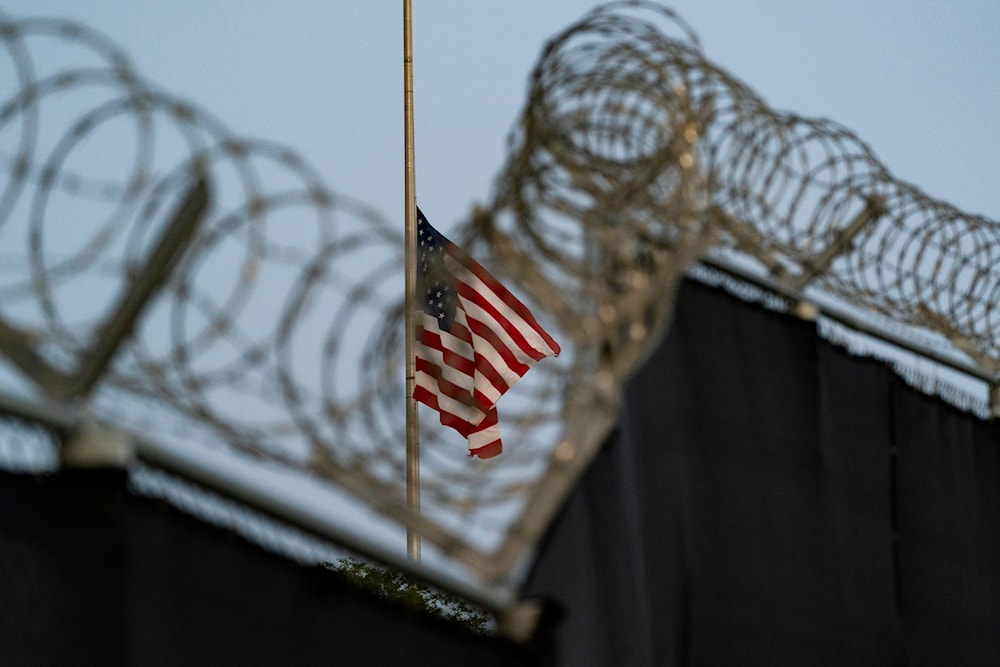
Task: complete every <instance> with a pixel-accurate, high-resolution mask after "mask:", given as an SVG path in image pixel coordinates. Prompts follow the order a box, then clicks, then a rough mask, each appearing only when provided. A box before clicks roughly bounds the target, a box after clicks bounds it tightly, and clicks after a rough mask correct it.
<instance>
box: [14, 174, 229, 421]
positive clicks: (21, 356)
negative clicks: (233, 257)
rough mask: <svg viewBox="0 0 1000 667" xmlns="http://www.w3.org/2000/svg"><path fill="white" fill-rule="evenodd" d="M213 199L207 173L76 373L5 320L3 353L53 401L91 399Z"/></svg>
mask: <svg viewBox="0 0 1000 667" xmlns="http://www.w3.org/2000/svg"><path fill="white" fill-rule="evenodd" d="M208 201H209V189H208V182H207V180H206V178H205V177H204V176H203V175H202V176H199V177H198V179H197V180H196V181H195V183H194V184H193V185H192V186H191V187H190V189H189V190H188V192H187V193H186V194H185V196H184V199H183V201H182V202H181V204H180V205H179V206H178V207H177V209H176V210H175V211H174V213H173V215H172V216H171V219H170V221H169V222H168V223H167V224H166V225H165V227H164V230H163V232H162V234H161V235H160V237H159V238H158V239H157V240H156V243H155V244H154V246H153V249H152V251H151V252H150V253H149V257H148V259H147V260H146V263H145V266H144V267H143V270H142V271H140V272H139V273H138V274H136V275H135V276H134V277H132V279H131V280H130V281H129V283H128V286H127V289H126V290H125V292H124V294H122V296H121V298H120V299H119V301H118V304H117V306H116V307H115V309H114V310H113V312H112V313H111V315H109V316H108V318H107V319H106V320H105V321H104V322H103V323H102V324H101V325H100V326H99V327H98V328H97V329H96V332H95V336H94V343H93V345H92V346H91V347H90V348H89V349H88V350H86V351H85V352H84V353H83V354H82V355H81V358H80V362H79V365H78V366H77V368H76V370H75V372H72V373H67V372H65V371H62V370H59V369H57V368H55V367H54V366H53V365H52V364H50V363H49V362H48V361H46V360H45V358H44V357H43V356H42V354H41V353H40V352H39V350H38V347H37V345H36V337H35V336H33V335H31V334H30V333H29V332H27V331H24V330H22V329H19V328H17V327H15V326H12V325H10V324H8V323H6V322H5V321H3V319H0V354H3V355H4V356H5V357H6V358H7V359H8V360H9V361H10V362H11V363H12V364H13V365H14V366H16V367H17V368H18V369H19V370H20V371H21V372H22V373H23V374H24V375H25V376H27V377H28V378H30V379H31V380H32V381H33V382H34V383H35V384H36V385H37V386H38V387H39V388H41V389H42V390H43V391H44V392H45V394H46V395H48V396H49V397H50V398H52V399H55V400H57V401H72V400H74V399H78V398H82V397H85V396H87V395H88V394H89V393H90V391H91V389H93V387H94V385H95V384H96V383H97V381H98V380H99V379H100V377H101V375H103V374H104V372H105V370H106V369H107V366H108V363H110V361H111V359H112V358H113V357H114V355H115V354H116V353H117V352H118V350H119V349H121V346H122V345H123V344H124V343H125V341H127V340H128V338H129V337H130V336H131V334H132V331H133V329H134V328H135V323H136V322H137V321H138V319H139V316H140V315H141V314H142V312H143V310H144V309H145V307H146V306H147V305H148V304H149V302H150V301H151V299H152V297H153V296H155V295H156V293H157V292H159V291H160V289H162V287H163V286H164V285H165V284H166V282H167V280H168V279H169V277H170V274H171V273H172V272H173V269H174V267H175V266H176V264H177V262H178V260H179V259H180V257H181V256H182V255H183V254H184V251H185V250H186V249H187V248H188V246H190V245H191V241H192V239H193V238H194V235H195V233H196V232H197V230H198V228H199V226H200V224H201V221H202V219H203V218H204V213H205V210H206V209H207V208H208Z"/></svg>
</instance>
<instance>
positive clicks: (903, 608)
mask: <svg viewBox="0 0 1000 667" xmlns="http://www.w3.org/2000/svg"><path fill="white" fill-rule="evenodd" d="M998 447H1000V429H998V428H997V426H996V425H995V424H993V423H987V422H983V421H981V420H979V419H977V418H976V417H974V416H972V415H969V414H966V413H963V412H960V411H958V410H956V409H953V408H951V407H949V406H948V405H945V404H944V403H943V402H941V401H940V400H937V399H935V398H932V397H928V396H925V395H923V394H921V393H919V392H917V391H915V390H913V389H911V388H910V387H908V386H906V385H905V384H904V383H903V382H902V381H901V380H900V379H899V378H898V377H897V376H896V375H895V374H893V373H892V372H891V371H890V370H889V369H888V368H886V367H885V366H884V365H883V364H881V363H879V362H877V361H874V360H871V359H862V358H856V357H852V356H850V355H849V354H847V353H846V352H844V351H843V350H842V349H840V348H838V347H835V346H833V345H831V344H829V343H827V342H825V341H824V340H822V339H820V338H819V337H818V336H817V334H816V332H815V328H814V326H813V325H811V324H809V323H806V322H803V321H800V320H797V319H794V318H790V317H787V316H784V315H781V314H777V313H774V312H770V311H767V310H765V309H762V308H760V307H758V306H755V305H752V304H748V303H745V302H742V301H740V300H739V299H736V298H733V297H731V296H729V295H728V294H726V293H724V292H722V291H720V290H716V289H712V288H709V287H706V286H704V285H700V284H697V283H689V284H686V285H685V286H684V288H683V289H682V291H681V296H680V301H679V304H678V311H677V316H676V320H675V323H674V325H673V327H672V329H671V331H670V333H669V334H668V336H667V338H666V340H665V341H664V343H663V344H662V345H661V346H660V348H659V349H658V350H657V351H656V353H655V354H654V355H653V357H652V358H651V359H650V360H649V362H648V363H647V364H646V365H645V366H644V367H643V368H642V370H641V371H639V372H638V373H637V374H636V375H635V377H634V378H632V380H631V381H630V382H629V384H628V388H627V400H626V409H625V414H624V415H623V418H622V420H621V426H620V429H619V431H618V433H616V434H615V436H614V437H613V438H612V439H611V441H610V442H609V443H608V446H607V447H606V448H605V449H604V450H603V451H602V452H601V454H600V455H599V456H598V458H597V460H596V461H595V463H594V465H593V466H592V467H591V469H590V470H589V472H588V473H587V475H586V477H585V478H584V480H583V481H582V483H581V485H580V486H579V487H578V489H577V490H576V491H575V493H574V494H573V496H572V497H571V498H570V500H569V501H568V502H567V504H566V506H565V508H564V509H563V512H562V514H561V516H560V517H559V519H558V520H557V522H556V523H555V525H554V526H553V528H552V530H551V532H550V534H549V535H548V538H547V540H546V542H545V543H544V545H543V547H542V550H541V553H540V555H539V558H538V561H537V563H536V566H535V569H534V572H533V574H532V578H531V580H530V582H529V584H528V586H527V589H526V590H527V592H529V593H533V594H540V595H545V596H547V597H550V598H552V599H554V600H556V601H557V602H559V603H560V604H561V605H562V607H563V608H564V610H565V613H566V614H567V617H566V620H565V622H564V623H563V625H562V627H561V628H560V630H559V633H560V634H559V635H558V645H559V647H560V651H561V664H565V665H626V664H627V665H735V664H740V665H751V664H754V665H893V664H912V665H943V664H953V665H959V664H961V665H996V664H1000V455H998Z"/></svg>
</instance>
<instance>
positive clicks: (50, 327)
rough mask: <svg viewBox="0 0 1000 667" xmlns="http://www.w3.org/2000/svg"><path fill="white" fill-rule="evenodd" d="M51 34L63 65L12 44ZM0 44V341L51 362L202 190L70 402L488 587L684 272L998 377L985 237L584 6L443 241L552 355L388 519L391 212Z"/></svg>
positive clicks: (398, 460) (396, 404) (525, 541)
mask: <svg viewBox="0 0 1000 667" xmlns="http://www.w3.org/2000/svg"><path fill="white" fill-rule="evenodd" d="M51 38H55V39H57V40H58V41H60V42H61V43H62V44H63V45H64V46H69V47H72V48H73V49H74V50H75V51H76V52H77V57H74V58H72V59H71V60H70V61H69V62H66V63H62V64H60V63H56V64H55V65H53V64H52V63H51V62H50V61H49V60H47V59H40V58H38V57H37V55H38V51H39V50H41V49H44V44H45V42H44V39H51ZM0 42H2V45H3V48H4V51H5V54H6V56H7V63H6V65H4V66H5V67H6V68H7V69H9V71H10V72H11V73H12V75H11V76H8V77H5V78H3V79H0V80H3V81H5V82H6V83H4V84H2V85H0V183H2V186H0V267H4V268H0V333H2V334H3V336H0V337H3V339H4V341H6V342H16V343H18V344H20V345H21V346H22V347H24V348H27V349H28V351H29V352H31V353H32V354H36V355H37V356H38V358H39V359H41V360H44V362H45V363H46V364H47V365H49V366H50V367H51V368H54V369H57V370H58V371H59V372H65V373H71V372H72V370H73V368H74V367H75V366H76V365H78V364H79V363H81V360H82V359H84V358H85V357H86V355H87V353H88V351H89V350H90V349H91V348H92V346H93V345H94V344H95V341H94V337H95V335H97V333H98V332H99V331H100V325H101V323H102V322H103V321H104V320H105V318H106V317H108V316H109V309H110V308H113V304H114V299H113V298H112V297H113V296H114V295H116V294H119V293H121V292H123V291H127V290H128V288H129V286H130V285H132V284H133V283H134V282H135V281H136V280H138V278H139V276H141V275H142V273H143V271H144V270H145V264H144V262H145V261H146V259H147V257H148V255H149V252H150V249H151V247H152V244H153V240H154V239H155V238H156V237H157V236H158V234H159V233H160V232H162V231H163V229H164V227H165V226H166V225H168V223H169V215H168V213H169V211H170V210H171V209H172V207H173V206H175V205H176V204H177V202H178V201H180V200H181V198H182V197H183V195H184V193H185V192H187V191H188V189H189V188H190V186H191V184H192V183H193V182H194V181H196V180H197V179H198V178H204V179H206V180H207V182H208V184H209V185H210V186H211V187H210V189H211V198H210V202H209V207H208V209H207V213H206V215H205V219H204V220H203V222H202V225H201V227H200V229H199V230H198V232H197V234H196V236H195V238H194V239H193V241H192V243H191V244H190V247H188V248H187V249H186V252H185V253H184V254H183V256H182V257H181V258H180V260H179V263H178V264H177V265H176V267H175V268H174V270H173V272H172V274H171V277H170V279H169V281H168V282H167V283H166V285H165V286H164V288H163V291H162V293H161V294H159V295H158V297H157V299H156V300H155V301H154V302H153V303H152V305H151V306H150V308H149V311H148V312H147V313H145V315H144V317H143V319H142V320H141V321H140V323H139V326H138V327H137V328H136V330H135V331H134V335H133V336H132V337H131V338H130V339H129V341H128V344H127V345H126V346H125V347H124V348H123V349H122V350H121V351H120V353H119V354H117V356H115V358H114V359H113V360H112V363H111V364H110V365H109V366H108V368H107V371H106V373H105V374H104V376H103V377H102V378H101V381H100V382H99V384H98V385H97V386H96V387H95V389H94V390H93V391H92V392H91V393H90V394H89V395H88V396H85V397H81V399H83V400H85V401H86V402H87V404H88V405H89V406H90V408H91V409H92V410H93V411H94V412H96V413H97V414H98V415H99V416H100V417H101V418H102V419H103V420H105V421H107V422H109V423H112V424H114V425H117V426H119V427H122V428H125V429H128V430H131V431H133V432H140V433H144V434H146V436H147V437H152V438H156V439H158V440H161V441H163V442H165V443H168V444H169V443H170V442H180V441H183V442H194V443H199V444H203V445H206V446H212V445H218V444H223V445H225V446H228V447H229V448H231V449H234V450H236V451H238V452H242V453H244V454H247V455H250V456H253V457H257V458H261V459H264V460H268V461H275V462H278V463H280V464H282V465H284V466H291V467H293V468H296V469H300V470H303V471H305V472H307V473H308V474H311V475H314V476H317V477H320V478H323V479H326V480H329V481H330V482H332V483H333V484H335V485H337V486H340V487H342V488H345V489H347V490H348V491H350V492H352V493H354V494H355V495H357V496H358V497H359V498H361V499H363V500H364V501H365V502H368V503H370V504H371V505H372V507H374V508H375V509H377V510H378V511H380V512H382V513H384V514H386V515H388V516H390V517H393V518H395V519H397V520H399V521H404V522H405V521H411V522H412V521H416V522H417V523H418V529H419V530H420V531H421V532H422V533H423V534H424V536H425V537H426V538H427V539H428V540H430V541H431V542H434V543H435V544H437V545H438V546H439V547H441V548H442V549H443V550H445V551H446V552H448V553H450V554H452V555H453V556H455V557H457V558H459V559H462V560H465V561H466V562H467V563H468V564H470V565H471V566H472V567H474V568H479V569H480V570H481V571H483V572H489V573H491V574H490V576H498V577H502V576H506V575H507V574H509V571H510V570H511V569H512V568H513V567H514V565H515V564H516V561H517V558H518V557H519V556H520V555H521V554H523V553H525V550H526V549H527V548H529V547H530V546H531V543H532V541H533V540H534V539H536V538H537V537H538V536H539V535H541V533H542V531H543V529H544V527H545V525H546V524H547V522H548V520H549V519H550V518H551V516H552V515H553V514H554V512H555V511H556V508H557V507H558V505H559V503H560V502H561V500H562V498H563V497H564V496H565V494H566V493H567V492H568V491H569V489H570V488H571V485H572V484H573V483H574V482H575V479H576V477H577V476H578V475H579V474H580V473H581V472H582V470H583V468H584V467H585V465H586V463H587V462H588V461H589V460H590V458H591V457H592V456H593V454H594V453H595V452H596V450H597V448H598V447H599V446H600V444H601V442H602V441H603V439H604V437H605V436H606V434H607V432H608V431H609V429H610V428H611V427H612V426H613V424H614V422H615V420H616V418H617V408H618V402H619V399H620V397H619V390H620V387H621V383H622V382H623V381H624V379H625V378H626V377H628V375H629V374H630V373H631V372H632V371H633V370H634V369H635V368H636V366H637V365H638V364H639V363H641V362H642V360H643V359H644V358H645V356H646V355H647V354H648V353H649V351H650V350H651V349H652V347H653V346H654V345H655V344H656V343H657V342H658V341H659V338H660V336H661V334H662V332H663V331H664V330H665V329H666V327H667V326H668V324H669V321H670V316H671V313H672V302H673V301H672V294H673V293H674V290H675V289H676V288H677V285H678V282H679V279H680V278H681V277H682V276H683V275H684V274H685V271H686V270H687V269H688V268H689V267H690V266H691V265H692V264H693V263H695V262H697V261H698V260H699V259H702V258H705V257H716V258H728V259H732V258H739V259H741V260H745V261H747V262H749V263H750V264H751V265H752V266H753V267H755V270H757V271H759V272H760V273H762V274H765V275H767V276H769V277H770V278H771V279H772V280H773V281H775V282H776V283H778V284H781V285H783V286H785V287H786V288H787V290H788V293H790V294H800V295H805V294H810V293H812V294H816V293H821V294H823V295H825V296H827V297H829V298H831V299H835V300H837V301H838V302H840V303H843V304H846V305H848V306H850V307H851V308H854V309H856V310H857V311H858V312H861V313H864V314H865V315H866V317H870V318H872V319H873V320H875V321H884V322H886V323H889V324H891V325H893V326H903V327H910V328H912V329H913V330H914V331H920V332H922V333H923V334H924V335H930V336H932V337H935V340H938V341H939V342H940V344H941V345H942V346H943V347H950V348H951V349H952V350H953V351H955V352H960V353H962V354H964V355H967V356H968V358H970V359H971V360H972V362H973V363H975V364H976V365H977V366H978V367H980V368H981V369H983V370H984V371H985V372H987V373H989V374H996V373H997V372H998V370H1000V355H998V349H1000V345H998V343H1000V341H998V336H1000V321H998V316H1000V314H998V312H997V306H996V304H997V303H1000V299H998V298H997V296H998V295H997V291H998V288H1000V279H998V278H1000V275H998V270H997V268H996V266H997V261H998V259H1000V233H998V227H997V224H996V223H995V222H994V221H991V220H988V219H985V218H983V217H980V216H973V215H969V214H966V213H964V212H962V211H959V210H958V209H956V208H954V207H953V206H950V205H948V204H946V203H943V202H940V201H937V200H935V199H933V198H931V197H930V196H928V195H926V194H924V193H923V192H922V191H921V190H919V189H918V188H916V187H915V186H913V185H910V184H908V183H904V182H902V181H900V180H898V179H896V178H894V177H893V176H892V175H891V174H890V172H889V171H888V169H887V168H886V167H885V166H884V165H883V164H881V163H880V162H879V161H878V159H877V158H876V157H875V155H874V153H873V151H872V150H871V149H870V148H869V147H868V146H867V145H866V144H864V143H863V142H862V141H861V140H860V139H858V138H857V137H856V136H855V135H854V134H853V133H851V132H850V131H849V130H847V129H845V128H843V127H841V126H839V125H837V124H836V123H833V122H831V121H827V120H815V119H809V118H803V117H800V116H796V115H794V114H789V113H785V112H779V111H775V110H773V109H770V108H769V107H768V106H767V105H766V104H765V103H764V102H763V101H762V100H761V99H760V98H759V97H758V96H757V95H756V94H755V93H754V92H753V91H752V90H751V89H750V88H749V87H747V86H746V85H744V84H743V83H741V82H740V81H738V80H737V79H736V78H734V77H733V76H731V75H730V74H728V73H726V72H725V71H723V70H722V69H720V68H719V67H717V66H716V65H714V64H713V63H712V62H711V61H710V60H709V59H708V58H707V56H706V55H705V54H704V53H703V52H702V49H701V46H700V44H699V42H698V39H697V37H696V35H695V33H694V31H693V30H692V29H691V28H690V27H689V26H688V25H687V24H686V23H684V21H683V20H682V19H681V18H680V17H678V16H677V15H676V14H675V13H674V12H672V11H671V10H669V9H667V8H664V7H661V6H659V5H657V4H654V3H651V2H644V1H630V2H615V3H611V4H608V5H603V6H601V7H598V8H597V9H595V10H593V11H592V12H590V13H589V14H587V15H585V16H584V17H583V18H582V19H581V20H580V21H579V22H578V23H576V24H574V25H572V26H570V27H569V28H567V29H566V30H565V31H563V32H562V33H560V34H559V35H557V36H555V37H554V38H553V39H552V40H551V41H550V42H549V43H548V45H547V46H546V48H545V50H544V52H543V53H542V54H541V56H540V59H539V61H538V63H537V64H536V67H535V69H534V71H533V73H532V76H531V81H530V91H529V95H528V98H527V100H526V103H525V106H524V109H523V111H522V113H521V115H520V116H519V118H518V119H517V123H516V126H515V129H514V132H513V133H512V136H511V140H510V149H509V153H508V156H507V160H506V163H505V164H504V165H503V166H502V168H501V170H500V178H499V179H498V181H497V185H496V187H495V189H494V191H493V193H492V194H491V196H490V199H489V203H488V204H487V205H485V206H483V207H481V208H477V209H476V210H474V211H471V212H470V214H469V216H468V220H467V221H466V223H465V225H464V226H463V227H462V228H461V229H460V231H459V234H458V235H457V237H456V240H457V241H458V242H459V243H460V244H461V245H463V246H465V247H466V249H467V250H468V251H469V252H470V253H471V254H472V255H474V256H476V257H477V258H478V259H479V260H480V261H482V262H483V263H484V264H485V265H486V266H488V267H489V268H490V269H491V271H493V272H494V273H496V274H497V276H498V277H499V278H501V280H503V281H505V282H510V283H513V284H515V285H517V286H518V289H519V290H520V291H521V293H522V294H523V295H524V297H525V298H524V300H525V301H526V302H527V303H528V305H529V307H530V308H531V309H532V310H533V311H534V312H535V313H536V314H538V315H539V316H540V319H542V320H543V322H544V324H545V326H546V328H549V329H550V330H551V331H553V332H554V334H555V336H556V338H557V339H559V340H560V342H561V343H562V344H563V354H562V356H561V357H560V358H559V359H558V360H547V361H546V363H543V364H539V365H538V366H537V367H536V368H535V369H534V370H533V371H532V373H530V374H528V376H526V378H525V379H524V380H523V381H522V384H519V385H518V387H517V390H516V391H514V392H511V394H510V395H509V397H505V399H504V401H505V405H504V407H503V410H502V414H503V417H502V419H503V421H504V428H505V439H506V440H507V441H508V442H509V443H510V445H511V446H509V447H508V448H507V451H506V452H505V454H504V455H503V456H502V457H500V459H498V460H496V461H489V462H475V463H472V462H470V461H467V460H465V459H464V458H463V457H462V456H461V455H460V454H459V452H460V450H461V446H460V444H461V443H458V445H456V443H455V442H452V441H451V438H450V437H449V434H443V433H441V432H440V429H438V428H436V427H435V426H434V424H433V423H425V424H424V427H423V429H422V432H421V441H422V450H423V455H422V466H423V471H422V489H423V494H424V497H423V500H422V504H423V506H424V513H423V515H422V516H421V517H419V518H415V517H412V516H409V515H408V513H407V509H406V506H405V503H404V501H403V493H402V480H403V479H404V477H405V475H404V465H405V461H404V456H405V448H404V447H403V444H402V443H404V442H405V437H404V424H403V415H404V410H403V403H404V396H403V393H404V387H403V382H402V375H403V374H402V368H403V359H402V347H403V346H402V321H403V317H402V315H403V306H402V294H401V292H402V281H401V280H400V279H398V277H399V274H400V272H401V270H402V269H401V267H402V265H403V261H402V249H403V241H402V230H401V226H393V225H389V224H388V223H387V222H386V221H385V220H384V219H383V218H382V217H381V216H380V215H378V214H377V213H375V212H374V211H373V210H372V209H371V208H369V207H367V206H365V205H363V204H361V203H359V202H356V201H353V200H351V199H349V198H347V197H344V196H341V195H337V194H334V193H333V192H332V191H331V190H330V189H329V188H328V187H327V186H326V185H325V184H324V182H323V180H322V178H321V177H320V175H319V174H317V173H316V172H315V171H314V170H313V169H312V168H311V167H310V166H309V164H308V163H307V162H306V161H305V160H303V159H302V158H301V157H300V156H298V155H297V154H295V153H293V152H292V151H290V150H288V149H286V148H284V147H282V146H278V145H275V144H273V143H270V142H266V141H256V140H247V139H243V138H240V137H236V136H234V135H233V134H232V133H231V132H229V130H228V129H227V128H226V127H225V125H224V124H223V123H222V122H220V121H219V120H217V119H215V118H214V117H212V116H211V115H210V114H209V113H207V112H206V111H204V110H202V109H201V108H199V107H198V106H197V105H195V104H192V103H189V102H185V101H183V100H180V99H178V98H176V97H174V96H172V95H171V94H169V93H168V92H166V91H163V90H160V89H159V88H157V87H156V86H155V85H154V84H152V83H150V82H148V81H146V80H145V79H143V78H142V76H141V75H140V74H139V73H138V72H136V71H135V69H134V67H133V66H132V64H131V61H130V59H129V58H128V57H127V55H126V54H124V53H123V52H121V51H120V50H119V49H118V48H117V47H116V46H115V45H114V44H113V43H111V42H110V41H109V40H107V39H106V38H104V37H102V36H100V35H98V34H97V33H95V32H93V31H91V30H89V29H87V28H86V27H83V26H80V25H78V24H74V23H69V22H65V21H58V20H37V19H32V20H11V19H6V18H3V17H0ZM126 149H127V150H126ZM397 227H400V228H398V229H397ZM5 348H6V346H5ZM8 356H9V355H8ZM21 368H22V372H23V374H24V375H25V376H26V379H27V380H29V381H37V380H38V378H33V377H32V374H31V372H30V371H25V370H24V366H22V367H21ZM42 384H43V383H42ZM425 422H429V420H425ZM470 525H474V526H475V530H473V531H471V532H472V533H476V534H475V535H470V531H469V529H468V526H470Z"/></svg>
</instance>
